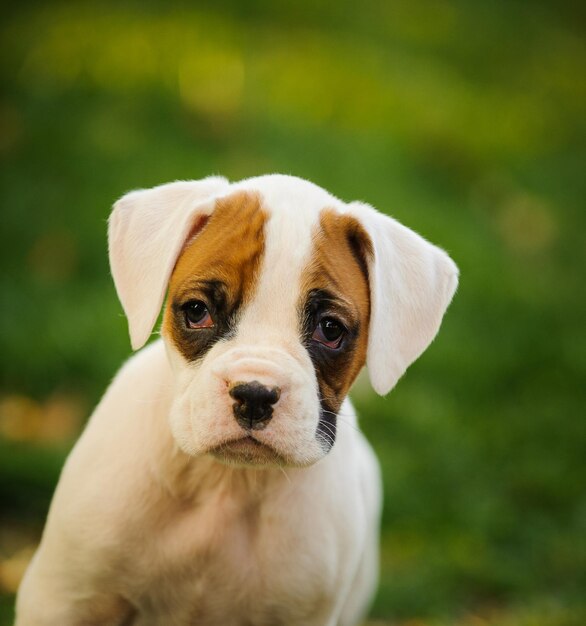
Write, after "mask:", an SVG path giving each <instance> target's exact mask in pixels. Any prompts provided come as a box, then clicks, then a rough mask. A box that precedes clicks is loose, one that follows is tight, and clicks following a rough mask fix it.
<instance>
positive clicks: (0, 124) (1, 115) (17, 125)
mask: <svg viewBox="0 0 586 626" xmlns="http://www.w3.org/2000/svg"><path fill="white" fill-rule="evenodd" d="M22 134H23V121H22V115H21V113H20V111H19V110H18V109H17V108H16V107H15V106H12V105H11V104H9V103H8V102H2V103H0V154H7V153H8V152H10V151H11V150H12V149H13V148H14V147H16V146H17V145H18V143H19V141H20V139H21V137H22Z"/></svg>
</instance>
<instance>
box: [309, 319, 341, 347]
mask: <svg viewBox="0 0 586 626" xmlns="http://www.w3.org/2000/svg"><path fill="white" fill-rule="evenodd" d="M345 332H346V329H345V328H344V326H343V325H342V324H341V323H340V322H338V320H336V319H334V318H333V317H324V318H323V319H322V320H320V322H319V324H318V325H317V326H316V328H315V330H314V331H313V335H312V337H311V338H312V339H315V341H319V343H321V344H323V345H324V346H327V347H328V348H338V347H339V346H340V344H341V343H342V339H343V337H344V333H345Z"/></svg>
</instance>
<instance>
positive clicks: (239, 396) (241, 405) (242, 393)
mask: <svg viewBox="0 0 586 626" xmlns="http://www.w3.org/2000/svg"><path fill="white" fill-rule="evenodd" d="M228 393H229V394H230V396H231V397H232V398H234V400H236V402H234V404H233V405H232V411H233V412H234V417H235V418H236V421H237V422H238V423H239V424H240V425H241V426H242V427H243V428H250V429H252V430H260V429H261V428H264V427H265V426H266V425H267V423H268V421H269V420H270V419H271V417H272V416H273V404H275V403H276V402H277V401H278V399H279V398H280V396H281V390H280V389H279V387H271V388H269V387H265V386H264V385H262V384H261V383H259V382H258V381H257V380H253V381H251V382H249V383H236V384H235V385H233V386H232V387H231V388H230V390H229V391H228Z"/></svg>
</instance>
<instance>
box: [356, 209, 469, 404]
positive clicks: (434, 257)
mask: <svg viewBox="0 0 586 626" xmlns="http://www.w3.org/2000/svg"><path fill="white" fill-rule="evenodd" d="M349 213H350V214H351V215H354V216H355V217H356V218H358V219H359V220H360V222H361V224H362V225H363V227H364V229H365V230H366V232H367V233H368V236H369V237H370V240H371V243H372V250H371V251H370V253H368V251H367V255H366V256H367V259H368V260H367V264H368V274H369V281H370V298H371V313H370V331H369V338H368V351H367V357H366V362H367V366H368V372H369V377H370V381H371V384H372V386H373V388H374V390H375V391H376V392H377V393H379V394H380V395H384V394H386V393H388V392H389V391H390V390H391V389H392V388H393V387H394V386H395V384H396V383H397V381H398V380H399V378H400V377H401V376H402V375H403V374H404V372H405V370H406V369H407V367H409V365H410V364H411V363H412V362H413V361H415V359H416V358H417V357H418V356H419V355H420V354H421V353H422V352H423V351H424V350H425V349H426V348H427V346H428V345H429V344H430V343H431V341H432V340H433V338H434V337H435V335H436V334H437V332H438V330H439V327H440V324H441V321H442V317H443V315H444V313H445V311H446V309H447V307H448V305H449V303H450V301H451V299H452V296H453V295H454V292H455V291H456V287H457V286H458V268H457V267H456V264H455V263H454V262H453V261H452V259H450V257H449V256H448V255H447V254H446V253H445V252H444V251H443V250H440V248H437V247H436V246H434V245H432V244H431V243H429V242H428V241H426V240H425V239H423V237H421V236H419V235H418V234H417V233H415V232H413V231H412V230H410V229H409V228H406V227H405V226H403V225H401V224H399V222H397V221H396V220H394V219H392V218H390V217H388V216H386V215H383V214H382V213H379V212H378V211H376V210H375V209H373V208H372V207H370V206H368V205H366V204H362V203H358V202H356V203H352V204H351V205H350V206H349Z"/></svg>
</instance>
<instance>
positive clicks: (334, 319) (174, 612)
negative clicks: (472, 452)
mask: <svg viewBox="0 0 586 626" xmlns="http://www.w3.org/2000/svg"><path fill="white" fill-rule="evenodd" d="M109 248H110V262H111V268H112V274H113V277H114V282H115V284H116V288H117V291H118V295H119V297H120V300H121V302H122V306H123V308H124V311H125V312H126V315H127V318H128V324H129V330H130V337H131V341H132V347H133V348H134V349H135V350H138V349H139V348H141V347H142V346H143V345H144V344H145V342H146V341H147V339H148V338H149V336H150V334H151V332H152V329H153V326H154V325H155V323H156V321H157V318H158V315H159V312H160V309H161V307H162V305H163V301H164V298H165V294H166V293H168V296H167V301H166V304H165V309H164V317H163V323H162V331H161V334H162V337H163V339H162V340H158V341H155V342H154V343H152V344H150V345H149V346H148V347H147V348H145V349H143V350H141V351H140V352H139V353H138V354H137V355H136V356H134V357H133V358H131V359H130V360H129V361H128V362H127V363H126V365H124V367H123V368H122V370H121V371H120V372H119V373H118V375H117V376H116V378H115V379H114V381H113V382H112V384H111V385H110V387H109V389H108V390H107V392H106V394H105V396H104V397H103V399H102V401H101V402H100V404H99V406H98V407H97V409H96V410H95V412H94V414H93V415H92V417H91V419H90V420H89V423H88V425H87V427H86V429H85V431H84V433H83V435H82V436H81V438H80V439H79V441H78V443H77V445H76V446H75V448H74V449H73V451H72V452H71V454H70V456H69V458H68V460H67V463H66V465H65V468H64V469H63V473H62V476H61V479H60V482H59V485H58V487H57V490H56V493H55V496H54V499H53V503H52V505H51V509H50V512H49V516H48V520H47V525H46V528H45V531H44V534H43V538H42V541H41V544H40V546H39V549H38V551H37V553H36V555H35V557H34V558H33V561H32V562H31V565H30V566H29V568H28V571H27V573H26V575H25V578H24V580H23V582H22V585H21V588H20V591H19V595H18V600H17V619H16V623H17V625H18V626H43V625H51V626H69V625H70V626H78V625H79V626H81V625H84V626H86V625H96V626H97V625H110V624H111V625H115V624H133V625H152V624H162V625H165V626H174V625H177V626H181V625H192V624H197V625H223V626H231V625H234V626H238V625H241V626H244V625H251V626H252V625H255V626H256V625H258V626H261V625H266V626H275V625H286V626H295V625H298V626H312V625H316V626H318V625H319V626H323V625H328V626H334V625H353V624H357V623H358V622H359V621H360V620H361V619H362V618H363V617H364V615H365V612H366V610H367V608H368V605H369V602H370V600H371V598H372V596H373V594H374V592H375V589H376V584H377V570H378V557H377V544H378V532H377V531H378V523H379V513H380V508H381V482H380V474H379V468H378V464H377V461H376V459H375V457H374V454H373V452H372V450H371V448H370V446H369V445H368V443H367V442H366V441H365V439H364V437H363V436H362V434H361V433H360V431H359V430H358V426H357V423H356V418H355V415H354V412H353V409H352V406H351V405H350V402H349V401H348V399H347V398H346V396H347V393H348V390H349V389H350V386H351V385H352V382H353V381H354V379H355V378H356V376H357V374H358V372H359V371H360V369H361V368H362V366H363V365H364V364H365V362H366V363H367V364H368V370H369V375H370V380H371V382H372V385H373V387H374V389H375V390H376V391H377V392H378V393H379V394H386V393H387V392H389V391H390V390H391V389H392V387H393V386H394V385H395V383H396V382H397V380H398V379H399V377H400V376H401V375H402V374H403V372H404V371H405V369H406V368H407V367H408V366H409V364H410V363H411V362H412V361H413V360H414V359H416V358H417V357H418V356H419V355H420V354H421V353H422V352H423V350H425V348H426V347H427V346H428V345H429V343H430V342H431V340H432V339H433V338H434V336H435V334H436V333H437V331H438V328H439V325H440V322H441V319H442V316H443V314H444V312H445V310H446V308H447V306H448V304H449V302H450V300H451V298H452V296H453V294H454V291H455V289H456V285H457V276H458V271H457V268H456V266H455V265H454V263H453V262H452V260H451V259H450V258H449V257H448V255H447V254H446V253H445V252H443V251H442V250H440V249H438V248H436V247H435V246H433V245H431V244H430V243H428V242H427V241H425V240H424V239H422V238H421V237H420V236H419V235H417V234H415V233H414V232H413V231H411V230H409V229H407V228H405V227H404V226H401V225H400V224H399V223H397V222H396V221H395V220H393V219H391V218H390V217H387V216H385V215H382V214H381V213H378V212H377V211H375V210H374V209H373V208H371V207H369V206H367V205H365V204H362V203H350V204H345V203H343V202H341V201H340V200H338V199H337V198H335V197H334V196H332V195H330V194H329V193H327V192H326V191H324V190H323V189H321V188H319V187H317V186H315V185H313V184H311V183H309V182H306V181H304V180H301V179H298V178H294V177H290V176H280V175H271V176H262V177H259V178H252V179H248V180H244V181H241V182H239V183H234V184H230V183H229V182H228V181H227V180H225V179H224V178H216V177H214V178H206V179H204V180H201V181H187V182H175V183H171V184H168V185H162V186H160V187H155V188H154V189H149V190H142V191H133V192H131V193H129V194H127V195H126V196H124V197H123V198H122V199H121V200H119V201H118V202H117V203H116V205H115V207H114V210H113V212H112V216H111V218H110V224H109Z"/></svg>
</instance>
